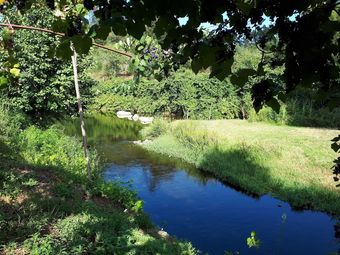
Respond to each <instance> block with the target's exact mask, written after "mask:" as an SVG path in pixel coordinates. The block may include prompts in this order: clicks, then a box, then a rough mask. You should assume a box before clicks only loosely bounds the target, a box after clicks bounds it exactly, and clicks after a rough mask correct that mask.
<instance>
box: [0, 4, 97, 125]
mask: <svg viewBox="0 0 340 255" xmlns="http://www.w3.org/2000/svg"><path fill="white" fill-rule="evenodd" d="M15 13H16V12H13V13H12V12H11V10H7V11H6V12H5V15H6V16H8V17H9V19H10V20H11V22H12V23H16V24H19V25H26V26H38V27H44V28H48V29H50V28H52V25H53V23H54V22H55V17H54V15H53V12H52V11H51V10H50V9H48V8H45V7H42V6H32V8H29V9H28V10H27V11H25V12H24V13H23V14H22V15H16V14H15ZM58 40H59V39H58V38H57V37H55V36H53V35H50V34H47V33H34V32H32V31H29V30H16V31H15V33H14V47H15V48H19V49H20V50H18V51H16V56H15V57H16V59H17V61H18V63H19V65H20V70H21V73H20V76H19V79H18V81H16V82H15V81H13V83H12V84H9V85H8V86H6V87H5V88H4V89H3V91H2V92H3V94H4V95H5V96H6V97H7V98H8V99H9V102H11V105H12V107H15V108H18V109H20V110H21V111H23V112H25V113H27V114H28V115H29V116H31V117H32V119H33V120H36V121H40V120H41V119H44V118H46V117H60V116H61V115H65V114H73V113H75V112H76V110H77V101H76V97H75V90H74V83H73V69H72V64H71V60H69V61H63V60H61V59H58V58H56V57H53V56H52V55H51V50H52V49H54V48H55V47H56V46H57V44H58ZM88 62H89V59H87V58H84V57H82V56H80V57H79V61H78V73H79V82H80V84H81V93H82V98H83V102H84V104H85V105H86V103H87V101H88V98H90V90H89V89H90V88H91V87H92V86H93V85H94V81H93V80H92V79H90V78H89V77H88V76H87V75H86V73H85V69H86V68H87V66H88V64H89V63H88ZM1 64H2V63H1V58H0V66H1Z"/></svg>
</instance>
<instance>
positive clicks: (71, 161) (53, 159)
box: [19, 126, 99, 181]
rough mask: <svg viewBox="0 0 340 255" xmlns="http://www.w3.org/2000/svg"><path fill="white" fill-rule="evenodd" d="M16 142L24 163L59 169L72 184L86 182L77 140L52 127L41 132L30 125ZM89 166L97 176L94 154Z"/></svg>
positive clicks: (95, 156) (84, 163) (80, 150)
mask: <svg viewBox="0 0 340 255" xmlns="http://www.w3.org/2000/svg"><path fill="white" fill-rule="evenodd" d="M19 139H20V144H19V146H20V154H21V156H22V158H23V159H24V160H25V161H26V162H27V163H29V164H32V165H35V166H38V167H55V168H56V169H61V170H63V172H65V173H68V174H69V175H70V178H71V179H73V180H75V181H83V180H85V179H86V160H85V158H84V154H83V153H84V152H83V149H82V145H81V143H80V142H79V141H78V140H77V139H76V138H72V137H68V136H65V135H64V134H63V133H62V132H61V131H60V130H58V129H56V128H55V127H51V128H49V129H47V130H41V129H39V128H37V127H35V126H31V127H29V128H28V129H26V130H24V131H23V132H22V133H21V134H20V136H19ZM91 163H92V169H93V172H94V173H98V168H99V167H98V159H97V154H96V152H95V151H92V152H91Z"/></svg>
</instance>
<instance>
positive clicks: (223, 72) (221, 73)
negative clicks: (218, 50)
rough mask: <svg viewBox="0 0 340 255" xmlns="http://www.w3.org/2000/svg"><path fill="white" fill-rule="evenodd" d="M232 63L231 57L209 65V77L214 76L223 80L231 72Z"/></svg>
mask: <svg viewBox="0 0 340 255" xmlns="http://www.w3.org/2000/svg"><path fill="white" fill-rule="evenodd" d="M233 63H234V58H233V57H232V58H228V59H225V60H224V61H222V62H219V63H216V64H215V65H214V66H212V67H211V73H210V77H216V78H217V79H219V80H220V81H223V80H224V79H225V78H226V77H227V76H228V75H229V74H230V73H231V66H232V65H233Z"/></svg>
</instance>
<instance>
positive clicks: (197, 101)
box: [90, 46, 340, 128]
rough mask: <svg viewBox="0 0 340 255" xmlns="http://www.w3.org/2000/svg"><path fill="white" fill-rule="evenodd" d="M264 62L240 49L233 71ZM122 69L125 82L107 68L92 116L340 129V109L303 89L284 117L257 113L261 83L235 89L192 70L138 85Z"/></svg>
mask: <svg viewBox="0 0 340 255" xmlns="http://www.w3.org/2000/svg"><path fill="white" fill-rule="evenodd" d="M93 54H94V58H95V59H96V58H97V61H99V60H100V59H102V57H101V56H100V55H99V56H98V50H96V51H95V52H94V53H93ZM258 62H259V51H258V50H257V49H256V48H255V47H252V46H243V47H239V48H238V54H237V55H236V59H235V63H234V65H233V68H234V69H235V70H239V69H242V68H250V67H252V66H256V65H257V64H258ZM104 63H105V62H104ZM121 66H122V67H125V69H123V70H124V72H125V75H124V76H121V77H113V78H106V79H105V77H108V76H109V74H110V73H115V72H116V71H115V70H116V67H115V66H113V67H110V66H106V67H105V68H103V66H101V68H102V69H101V71H100V72H99V73H100V74H101V79H100V80H99V82H98V84H97V85H96V86H94V87H93V94H94V98H93V100H92V101H91V106H90V110H92V111H101V112H110V113H114V112H116V111H119V110H126V111H131V112H133V113H138V114H145V115H153V116H167V117H177V118H190V119H223V118H224V119H237V118H241V119H250V120H251V121H265V122H270V123H277V124H285V125H295V126H313V127H333V128H337V127H338V126H339V120H340V108H339V107H337V108H334V109H330V108H329V107H328V106H327V102H325V101H324V102H323V101H318V100H316V99H315V93H316V91H309V90H306V89H303V88H300V89H299V90H297V91H294V92H292V93H291V97H290V98H289V99H288V100H286V102H285V103H284V102H280V104H281V107H280V111H279V113H276V112H275V111H274V110H273V109H271V108H270V107H264V108H263V109H262V110H260V111H259V113H256V112H255V110H254V109H253V106H252V103H253V101H252V98H251V91H250V88H251V87H252V86H253V84H254V83H256V82H257V79H252V80H250V81H248V82H247V83H246V85H245V86H243V87H235V86H234V85H233V84H232V83H231V82H230V79H225V80H223V81H220V80H218V79H216V78H209V74H208V73H207V72H201V73H199V74H197V75H195V74H194V73H193V72H192V71H191V70H189V69H187V68H181V69H179V70H178V71H176V72H172V73H170V75H169V76H168V77H167V78H165V79H162V80H161V81H158V80H156V79H154V78H148V79H147V78H142V79H139V80H135V79H132V78H131V76H132V75H133V72H132V73H131V72H129V71H128V68H127V66H128V63H127V62H125V64H121ZM279 72H281V71H280V69H275V70H272V74H273V75H275V74H277V73H279ZM129 74H130V78H129ZM94 77H95V78H96V76H94Z"/></svg>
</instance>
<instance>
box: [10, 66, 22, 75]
mask: <svg viewBox="0 0 340 255" xmlns="http://www.w3.org/2000/svg"><path fill="white" fill-rule="evenodd" d="M9 72H10V74H12V76H13V77H18V76H19V75H20V69H19V68H16V67H13V68H11V69H10V70H9Z"/></svg>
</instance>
